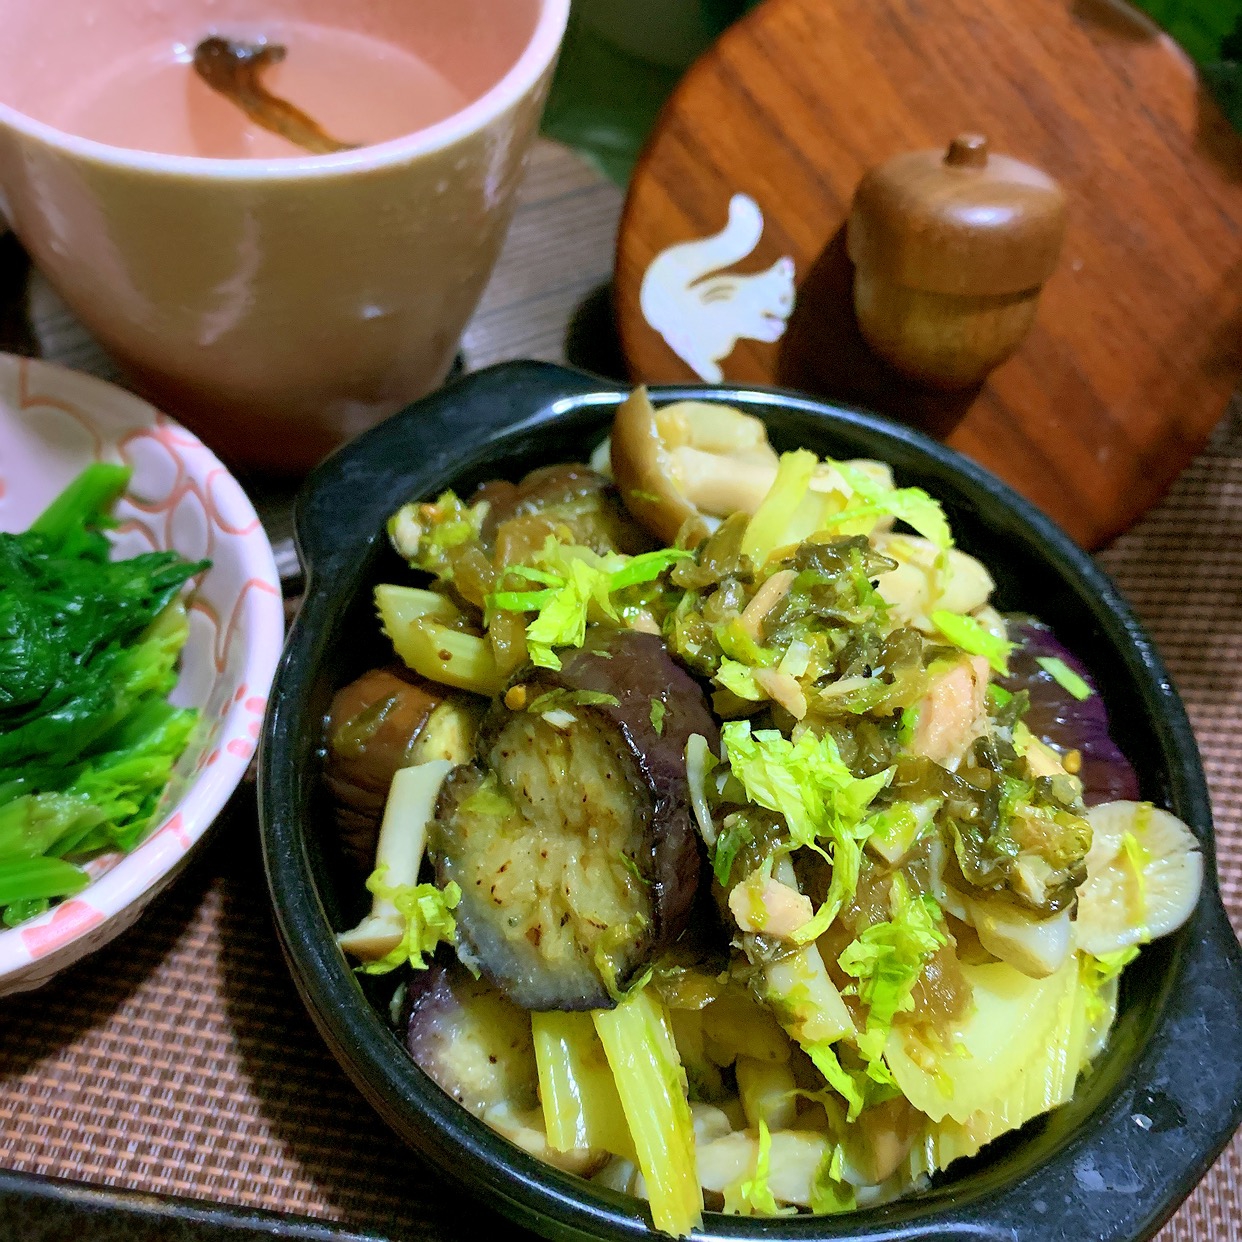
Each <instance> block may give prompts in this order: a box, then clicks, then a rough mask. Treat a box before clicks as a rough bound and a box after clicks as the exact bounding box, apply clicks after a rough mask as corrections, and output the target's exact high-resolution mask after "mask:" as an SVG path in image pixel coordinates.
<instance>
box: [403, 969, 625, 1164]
mask: <svg viewBox="0 0 1242 1242" xmlns="http://www.w3.org/2000/svg"><path fill="white" fill-rule="evenodd" d="M401 1026H402V1028H403V1031H404V1036H405V1045H406V1047H407V1048H408V1049H409V1051H410V1056H411V1057H413V1058H414V1062H415V1064H417V1065H418V1066H420V1067H421V1068H422V1069H423V1070H424V1071H425V1072H426V1074H427V1075H428V1076H429V1077H430V1078H431V1079H432V1080H433V1081H434V1082H435V1083H436V1084H437V1085H438V1086H439V1087H440V1088H441V1089H442V1090H444V1091H446V1092H447V1093H448V1094H449V1095H451V1096H452V1097H453V1099H455V1100H456V1101H457V1102H458V1103H459V1104H461V1105H462V1106H463V1107H464V1108H466V1109H468V1110H469V1111H470V1112H472V1113H473V1114H474V1115H475V1116H476V1117H479V1118H482V1120H484V1121H485V1122H487V1124H488V1125H489V1126H491V1127H492V1128H493V1129H494V1130H499V1131H500V1133H501V1134H503V1135H504V1136H505V1137H506V1138H507V1139H509V1140H510V1141H511V1142H514V1143H516V1144H517V1145H518V1146H519V1147H521V1148H523V1149H524V1150H526V1151H528V1152H530V1154H531V1155H532V1156H536V1157H538V1158H539V1159H540V1160H544V1161H546V1162H547V1163H548V1164H554V1165H556V1166H557V1168H560V1169H565V1170H566V1171H567V1172H570V1173H577V1174H578V1175H579V1176H581V1177H590V1176H591V1174H592V1173H596V1172H598V1171H599V1169H600V1168H601V1167H602V1166H603V1165H605V1164H607V1162H608V1153H607V1152H606V1151H602V1150H599V1149H597V1148H591V1147H575V1148H570V1149H569V1150H568V1151H558V1150H556V1149H555V1148H554V1147H552V1146H551V1145H550V1144H549V1143H548V1139H547V1135H546V1133H545V1131H544V1120H543V1110H542V1109H541V1108H540V1106H539V1071H538V1068H537V1066H536V1063H535V1048H534V1044H533V1043H532V1041H531V1026H530V1014H528V1013H525V1012H524V1011H523V1010H521V1009H519V1008H518V1007H517V1006H516V1005H514V1004H512V1003H510V1002H509V1001H507V1000H506V999H505V998H504V997H503V996H502V995H501V994H500V993H499V992H498V991H497V990H496V989H495V988H494V987H493V986H492V985H491V984H490V983H489V982H488V981H487V980H486V979H475V978H473V977H472V976H471V975H470V973H469V972H468V971H467V970H466V969H465V968H464V967H463V966H461V965H460V964H459V963H458V962H456V961H453V960H452V959H451V958H448V957H446V956H445V955H441V956H440V958H439V959H438V960H436V961H435V962H433V963H432V964H431V966H430V968H429V969H427V970H422V971H415V972H414V974H413V976H412V977H411V978H410V980H409V985H408V989H407V991H406V995H405V1001H404V1004H403V1006H402V1017H401Z"/></svg>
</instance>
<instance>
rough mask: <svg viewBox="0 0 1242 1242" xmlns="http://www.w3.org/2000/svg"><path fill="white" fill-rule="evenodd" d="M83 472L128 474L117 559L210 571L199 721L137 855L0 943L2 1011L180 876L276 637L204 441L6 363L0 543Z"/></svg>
mask: <svg viewBox="0 0 1242 1242" xmlns="http://www.w3.org/2000/svg"><path fill="white" fill-rule="evenodd" d="M92 461H111V462H123V463H124V464H126V465H129V466H132V467H133V478H132V479H131V481H130V485H129V489H128V491H127V492H126V494H125V496H124V497H123V498H122V499H121V500H120V502H119V503H118V505H117V508H116V516H117V517H118V518H119V520H120V525H119V527H118V528H117V530H116V532H115V536H114V543H115V546H116V551H117V555H118V556H134V555H137V554H138V553H140V552H148V551H151V550H152V549H160V550H163V549H170V548H171V549H173V550H174V551H176V552H179V553H180V554H181V555H182V556H183V557H185V558H186V559H187V560H198V559H200V558H203V557H207V558H210V560H211V568H210V569H208V570H207V571H206V572H204V573H203V574H201V575H200V576H199V577H198V578H196V579H195V580H194V582H193V583H192V584H190V593H189V595H188V596H187V600H186V603H187V608H188V612H189V624H190V635H189V639H188V641H187V642H186V646H185V650H184V652H183V654H182V659H181V675H180V679H179V681H178V683H177V688H176V690H175V691H174V692H173V696H172V697H173V701H174V702H176V703H177V704H179V705H181V706H189V707H196V708H198V709H199V711H200V713H201V719H200V721H199V724H198V727H197V728H196V729H195V731H194V734H193V735H192V737H191V740H190V744H189V746H188V748H187V749H186V752H185V753H184V754H183V755H182V756H181V760H180V762H179V763H178V764H177V766H176V769H175V771H174V774H173V779H172V781H171V782H170V784H169V787H168V790H167V791H166V792H165V795H164V799H163V802H162V805H161V809H160V811H159V813H158V815H157V821H156V827H155V828H154V830H153V831H152V832H151V833H149V834H148V836H147V838H146V839H145V840H144V841H143V843H142V844H141V845H139V846H138V847H137V848H136V849H134V850H133V851H132V852H130V853H129V854H127V855H121V854H109V855H105V856H103V857H100V858H97V859H95V860H94V861H92V862H91V863H90V864H88V868H87V869H88V870H89V871H90V873H91V877H92V879H91V883H90V884H89V885H88V887H87V888H85V889H84V890H83V891H82V892H81V893H79V894H78V895H77V896H76V897H72V898H70V899H69V900H67V901H63V902H61V903H60V904H59V905H56V906H53V907H52V909H51V910H49V911H48V912H47V913H46V914H45V915H43V916H41V917H40V918H37V919H32V920H31V921H30V922H28V923H24V924H22V925H21V926H19V927H15V928H8V929H4V930H0V996H3V995H7V994H9V993H12V992H22V991H27V990H29V989H30V988H35V987H38V986H39V985H40V984H43V983H45V982H47V980H48V979H50V978H51V977H52V975H54V974H55V973H56V972H57V971H60V970H63V969H64V968H65V967H66V966H69V965H70V964H71V963H73V962H76V961H78V960H79V959H80V958H82V957H85V956H86V954H88V953H92V952H94V951H95V950H96V949H98V948H100V947H101V946H102V945H104V944H106V943H107V942H108V941H109V940H111V939H112V938H113V937H114V936H117V935H119V934H120V933H121V932H123V931H125V930H126V929H127V928H128V927H130V926H131V925H132V924H133V922H134V921H135V920H136V919H137V918H138V916H139V914H141V913H142V910H143V908H144V907H145V906H146V905H147V903H148V902H149V901H150V900H151V899H152V898H153V897H154V896H155V895H156V894H157V893H158V892H159V891H160V890H161V889H162V888H164V887H165V885H167V884H168V883H169V881H170V880H172V878H173V877H174V876H175V875H176V874H177V872H178V871H179V870H180V869H181V867H182V866H183V865H184V863H185V861H186V859H187V858H188V856H189V855H190V853H191V852H192V851H193V849H194V847H195V845H196V844H197V843H198V842H199V841H200V840H201V839H202V837H203V835H204V833H205V832H206V831H207V829H208V828H209V827H210V826H211V823H212V821H213V820H214V819H215V818H216V816H217V815H218V814H219V813H220V811H221V809H222V808H223V806H224V804H225V802H226V801H227V800H228V798H229V796H230V795H231V794H232V793H233V791H234V790H235V789H236V788H237V785H238V782H239V781H240V780H241V779H242V777H243V775H244V774H245V772H246V768H247V767H248V766H249V764H250V760H251V757H252V756H253V754H254V751H255V747H256V746H257V745H258V737H259V733H260V730H261V728H262V723H263V713H264V710H265V708H266V706H267V695H268V690H269V689H270V687H271V683H272V677H273V675H274V674H275V672H276V663H277V660H278V659H279V657H280V648H281V643H282V640H283V636H284V618H283V610H282V606H281V596H280V579H279V577H278V575H277V572H276V565H275V562H274V560H273V559H272V548H271V544H270V543H269V542H268V539H267V535H266V534H265V533H264V531H263V527H262V525H261V524H260V522H259V519H258V517H257V516H256V514H255V511H254V507H253V506H252V505H251V503H250V501H249V500H248V499H247V497H246V494H245V493H244V492H243V491H242V489H241V487H240V485H239V484H238V483H237V481H236V479H234V478H233V476H232V475H231V474H229V472H228V471H227V470H226V469H225V468H224V467H223V466H222V465H221V464H220V462H219V461H218V460H217V459H216V457H215V456H214V455H213V454H212V453H211V452H210V451H209V450H208V449H207V448H205V447H204V446H203V444H202V443H201V442H200V441H199V440H198V439H196V438H195V437H194V436H193V435H191V434H190V433H189V432H188V431H186V430H185V428H183V427H181V426H179V425H178V424H177V423H175V422H173V421H172V420H171V419H169V418H167V417H165V416H164V415H163V414H161V413H160V412H159V411H158V410H156V409H154V408H153V407H152V406H150V405H148V404H147V403H146V402H145V401H140V400H139V399H138V398H137V397H135V396H133V395H132V394H131V393H128V392H125V391H124V390H123V389H121V388H117V387H116V386H115V385H113V384H108V383H105V382H104V381H103V380H99V379H95V378H94V377H92V376H89V375H83V374H81V373H79V372H76V371H69V370H65V369H64V368H62V367H57V366H52V365H51V364H49V363H45V362H38V361H34V360H31V359H28V358H15V357H12V356H10V355H5V354H0V530H3V531H17V530H24V529H25V528H26V527H28V526H29V525H30V523H31V521H32V520H33V519H34V518H35V517H37V516H38V514H39V513H40V512H41V511H42V510H43V508H44V507H45V506H46V505H47V504H48V502H49V501H51V500H52V499H53V498H54V497H55V496H56V495H57V494H58V493H59V492H60V491H61V490H62V489H63V488H64V487H65V485H66V484H68V483H69V482H70V481H71V480H72V479H73V478H74V477H75V476H76V475H77V474H78V473H79V472H80V471H81V470H82V469H83V467H85V466H86V465H88V464H89V463H90V462H92Z"/></svg>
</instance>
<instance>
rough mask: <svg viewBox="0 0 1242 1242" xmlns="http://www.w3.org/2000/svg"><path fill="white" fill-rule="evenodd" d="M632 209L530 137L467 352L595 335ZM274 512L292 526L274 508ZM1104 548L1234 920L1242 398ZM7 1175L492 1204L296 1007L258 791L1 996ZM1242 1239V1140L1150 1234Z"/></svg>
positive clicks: (518, 351)
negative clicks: (269, 880) (1192, 783)
mask: <svg viewBox="0 0 1242 1242" xmlns="http://www.w3.org/2000/svg"><path fill="white" fill-rule="evenodd" d="M619 205H620V202H619V195H618V193H617V191H615V190H614V189H613V188H612V187H611V186H609V185H608V184H607V183H606V182H604V181H602V180H601V179H600V178H598V177H596V175H595V174H594V173H592V172H591V171H590V170H589V169H587V168H586V167H585V166H584V165H582V164H581V163H580V162H578V161H577V160H576V159H574V158H573V157H571V156H568V155H567V154H565V153H564V152H562V151H560V150H558V149H556V148H553V147H551V146H550V145H545V146H544V147H541V148H540V150H539V151H538V152H537V154H536V158H535V160H534V163H533V166H532V171H531V176H530V179H529V182H528V186H527V192H526V197H525V199H524V202H523V205H522V207H521V209H520V211H519V213H518V216H517V219H516V221H515V227H514V231H513V234H512V236H511V238H510V241H509V245H508V248H507V249H506V252H505V256H504V258H503V260H502V263H501V266H500V268H499V269H498V271H497V273H496V277H495V279H494V280H493V282H492V285H491V287H490V289H489V291H488V294H487V296H486V298H485V300H484V303H483V306H482V307H481V308H480V311H479V314H478V316H477V317H476V319H475V321H474V323H473V324H472V326H471V328H470V329H469V332H468V333H467V336H466V338H465V341H464V350H465V354H466V360H467V363H468V364H469V365H482V364H484V363H486V362H491V361H495V360H497V359H499V358H503V357H516V356H522V355H525V356H536V357H546V358H553V359H555V358H558V357H563V351H564V348H565V346H564V342H565V339H566V325H567V323H570V321H571V319H573V317H574V316H575V315H577V320H576V324H577V327H576V328H575V327H574V325H573V324H571V329H573V330H571V333H570V339H571V341H572V340H573V339H574V332H575V331H577V332H578V334H579V335H581V334H582V333H583V332H587V333H588V335H589V322H590V314H591V302H590V300H589V298H588V295H589V294H590V293H591V291H592V290H593V289H595V288H596V286H597V285H598V284H599V283H600V282H602V281H603V280H605V279H606V278H607V275H608V271H609V268H610V265H611V238H612V233H613V230H614V229H615V224H616V217H617V212H618V208H619ZM37 300H38V305H37V307H36V309H37V310H38V314H37V315H36V321H37V323H36V326H37V327H38V328H39V331H40V336H41V339H42V341H43V346H44V352H45V353H47V354H49V355H50V356H53V357H59V358H61V359H64V360H67V361H70V362H71V364H73V365H79V366H85V367H88V368H89V369H98V370H103V369H104V368H105V367H106V363H105V362H104V361H103V360H102V359H100V358H99V357H98V356H97V355H96V354H94V353H92V350H91V346H90V345H89V342H86V341H84V340H83V339H82V338H81V336H80V332H78V331H77V330H76V328H75V327H74V325H73V324H72V322H71V321H69V320H68V319H67V318H66V317H65V316H64V314H63V312H62V311H61V310H60V309H59V308H58V307H57V306H56V305H55V303H54V300H51V299H50V297H49V295H48V294H47V293H46V291H45V290H44V291H40V292H38V294H37ZM584 301H585V302H587V309H586V311H580V308H581V307H582V306H583V303H584ZM584 324H585V325H586V326H584ZM268 512H269V517H270V525H271V526H272V528H273V533H274V535H277V536H279V535H281V534H283V533H284V530H283V527H282V520H283V519H282V512H281V507H280V505H279V504H278V503H277V502H276V501H275V500H273V501H272V502H271V504H270V506H269V510H268ZM1101 559H1102V560H1103V562H1104V564H1105V565H1106V566H1107V568H1108V569H1109V570H1110V571H1111V572H1112V573H1113V574H1114V575H1115V576H1116V577H1117V579H1118V580H1119V582H1120V583H1121V586H1122V588H1123V589H1124V590H1125V592H1126V593H1127V594H1128V595H1129V597H1130V599H1131V600H1132V601H1133V602H1134V603H1135V605H1136V606H1137V608H1138V610H1139V612H1140V613H1141V614H1142V616H1143V617H1144V619H1145V620H1146V622H1147V624H1148V625H1149V626H1150V627H1151V629H1152V631H1153V633H1154V636H1155V638H1156V639H1157V641H1158V643H1159V644H1160V646H1161V648H1162V649H1163V651H1164V654H1165V656H1166V658H1167V659H1168V662H1169V664H1170V666H1171V668H1172V671H1173V675H1174V677H1175V679H1176V680H1177V682H1178V684H1179V686H1180V687H1181V689H1182V692H1183V694H1184V696H1185V698H1186V701H1187V705H1188V707H1189V709H1190V713H1191V717H1192V719H1193V721H1194V724H1195V728H1196V731H1197V734H1198V737H1199V742H1200V745H1201V747H1202V749H1203V755H1204V759H1205V762H1206V764H1207V769H1208V775H1209V778H1210V781H1211V785H1212V794H1213V798H1214V802H1215V808H1216V817H1217V839H1218V846H1219V852H1220V869H1221V879H1222V882H1223V887H1224V891H1225V896H1226V901H1227V902H1228V903H1229V907H1230V913H1231V915H1232V917H1233V920H1234V926H1235V928H1238V929H1242V734H1240V732H1239V728H1240V726H1242V683H1240V680H1239V657H1242V410H1235V411H1234V412H1233V414H1232V415H1231V417H1230V418H1229V419H1228V420H1227V421H1226V423H1225V424H1224V425H1223V426H1222V427H1221V429H1220V431H1219V432H1218V434H1217V435H1216V437H1215V438H1214V440H1213V442H1212V444H1211V445H1210V447H1209V448H1208V450H1207V451H1206V452H1205V453H1204V455H1203V456H1202V457H1201V458H1200V459H1199V460H1198V461H1197V462H1196V463H1195V464H1194V465H1193V466H1192V467H1191V469H1190V470H1189V471H1188V472H1187V474H1186V475H1185V476H1184V477H1183V478H1182V480H1181V481H1180V483H1179V484H1178V486H1177V487H1176V489H1175V490H1174V492H1173V494H1172V495H1171V496H1170V497H1169V498H1168V499H1167V500H1166V502H1165V503H1164V504H1163V505H1161V506H1160V507H1159V508H1158V509H1157V510H1155V511H1153V512H1152V513H1151V514H1149V515H1148V517H1147V518H1146V519H1145V520H1144V521H1143V523H1142V524H1141V526H1139V527H1138V528H1136V529H1135V530H1133V531H1132V532H1130V533H1129V534H1128V535H1127V536H1125V537H1124V538H1123V539H1122V540H1121V541H1120V542H1119V543H1118V544H1117V545H1116V546H1115V547H1114V548H1112V549H1110V550H1109V551H1108V552H1107V553H1105V554H1104V555H1103V557H1102V558H1101ZM0 1168H3V1169H9V1170H14V1171H20V1172H27V1173H40V1174H48V1175H53V1176H57V1177H64V1178H71V1179H73V1180H75V1181H80V1182H87V1183H92V1184H95V1185H102V1186H111V1187H125V1188H130V1189H134V1190H138V1191H143V1192H147V1193H156V1194H176V1195H182V1196H189V1197H191V1198H195V1199H200V1200H208V1201H212V1202H216V1203H223V1204H230V1205H236V1206H238V1207H242V1208H266V1209H273V1210H276V1211H280V1212H286V1213H295V1214H299V1215H303V1216H307V1217H311V1218H315V1219H319V1220H324V1221H336V1222H341V1224H342V1226H343V1227H344V1228H346V1229H349V1230H351V1231H359V1232H374V1233H378V1234H380V1235H382V1236H385V1237H389V1238H393V1239H407V1238H419V1239H429V1240H435V1239H460V1238H465V1237H468V1236H477V1234H478V1232H479V1231H480V1230H481V1228H484V1227H487V1225H488V1222H487V1219H486V1207H485V1205H477V1206H476V1207H472V1208H471V1209H470V1210H469V1211H468V1212H467V1211H466V1210H465V1209H464V1208H463V1205H462V1204H461V1202H460V1198H459V1196H458V1195H457V1194H456V1192H455V1191H454V1190H453V1189H452V1187H450V1186H448V1185H446V1184H444V1183H443V1182H442V1181H441V1180H440V1179H439V1177H438V1175H437V1174H435V1173H434V1172H432V1171H431V1170H430V1169H428V1168H427V1167H426V1166H424V1165H423V1164H421V1163H420V1161H419V1160H418V1159H417V1158H416V1157H415V1156H414V1155H412V1154H411V1153H410V1152H409V1151H407V1150H406V1149H405V1148H403V1147H402V1146H401V1145H400V1144H399V1143H398V1141H397V1140H396V1139H395V1138H393V1137H392V1136H391V1135H390V1134H389V1132H388V1131H387V1130H386V1129H385V1128H384V1126H383V1124H382V1123H381V1122H380V1121H379V1120H378V1119H377V1118H376V1117H375V1116H374V1115H373V1114H372V1112H371V1110H370V1108H369V1107H368V1106H367V1105H366V1103H365V1102H364V1101H363V1100H362V1098H361V1096H359V1095H358V1094H357V1092H356V1091H355V1090H354V1088H353V1087H352V1085H351V1084H350V1083H349V1081H348V1080H347V1079H346V1078H345V1076H344V1074H343V1073H342V1072H341V1070H340V1069H339V1068H338V1067H337V1065H336V1062H335V1061H334V1060H333V1059H332V1058H331V1056H330V1055H329V1054H328V1052H327V1051H326V1049H325V1047H324V1045H323V1043H322V1041H321V1040H320V1039H319V1036H318V1035H317V1033H316V1032H315V1030H314V1029H313V1027H312V1026H311V1024H310V1021H309V1019H308V1018H307V1017H306V1015H305V1013H304V1011H303V1009H302V1006H301V1003H300V1002H299V1000H298V998H297V996H296V994H295V992H294V990H293V987H292V985H291V983H290V981H289V977H288V974H287V972H286V970H285V967H284V964H283V962H282V960H281V957H280V952H279V950H278V948H277V945H276V940H275V936H274V933H273V930H272V925H271V919H270V915H269V912H268V898H267V892H266V889H265V887H264V882H263V874H262V867H261V865H260V861H259V853H258V848H257V841H256V832H255V824H254V811H253V793H252V791H250V790H243V791H242V792H241V793H240V794H239V796H238V797H237V798H236V799H235V800H234V804H233V806H232V808H231V809H230V813H229V814H228V815H227V816H226V817H225V819H224V820H223V822H222V823H221V824H220V826H219V829H218V831H217V833H216V836H215V839H214V842H213V843H212V844H211V845H210V846H209V847H208V848H207V849H206V850H205V852H204V853H203V854H202V855H201V856H200V857H199V859H198V860H197V862H196V863H195V864H194V866H193V867H192V868H191V870H190V871H189V872H188V873H187V874H186V875H185V876H184V877H183V878H182V879H181V881H180V882H179V883H178V884H176V885H175V886H174V888H173V889H172V891H171V892H169V893H167V894H166V895H165V896H164V897H163V898H162V899H160V900H159V901H158V902H157V903H156V904H155V905H154V906H153V907H152V909H151V910H150V911H149V913H148V914H147V915H146V916H145V917H144V918H143V919H142V921H141V922H140V923H139V925H138V926H137V927H136V928H135V929H134V930H133V931H132V932H130V933H129V934H128V935H126V936H124V937H123V938H122V939H121V940H120V941H118V942H117V943H116V944H114V945H113V946H111V947H110V948H108V949H106V950H104V951H103V952H102V953H100V954H98V955H96V956H95V957H94V958H92V959H90V960H89V961H88V962H86V963H84V964H82V965H80V966H79V967H77V968H75V969H74V970H72V971H70V972H68V973H66V974H65V975H62V976H60V977H59V978H58V979H57V981H56V982H55V983H54V984H53V985H52V986H51V987H48V988H45V989H44V990H43V991H42V992H39V993H35V994H33V995H30V996H20V997H16V998H13V999H11V1000H7V1001H5V1003H4V1008H3V1011H2V1012H0ZM495 1227H497V1228H499V1229H500V1230H501V1233H500V1236H513V1235H514V1234H515V1232H516V1231H515V1230H513V1229H512V1228H511V1227H509V1226H507V1225H496V1226H495ZM45 1236H49V1235H45ZM56 1236H58V1237H59V1236H61V1235H59V1234H58V1235H56ZM82 1236H89V1235H88V1234H83V1235H82ZM1237 1239H1242V1139H1239V1138H1235V1140H1234V1142H1233V1145H1232V1146H1231V1147H1230V1149H1229V1150H1228V1151H1227V1152H1226V1154H1225V1155H1224V1156H1223V1157H1222V1158H1221V1160H1220V1161H1219V1162H1218V1164H1217V1165H1216V1167H1215V1168H1214V1169H1213V1170H1212V1171H1211V1172H1210V1173H1209V1174H1208V1176H1207V1177H1206V1178H1205V1179H1204V1181H1203V1182H1202V1183H1201V1184H1200V1186H1199V1187H1198V1188H1197V1189H1196V1190H1195V1192H1194V1194H1193V1195H1192V1196H1191V1198H1190V1199H1189V1201H1188V1202H1187V1203H1186V1204H1185V1205H1184V1206H1183V1207H1182V1209H1181V1210H1180V1211H1179V1213H1178V1214H1177V1216H1176V1217H1175V1218H1174V1219H1173V1221H1171V1222H1170V1224H1169V1225H1168V1226H1167V1228H1166V1229H1165V1231H1164V1232H1163V1234H1162V1235H1161V1240H1162V1242H1227V1240H1228V1242H1234V1240H1237ZM0 1242H10V1240H9V1239H8V1238H4V1239H0ZM12 1242H24V1239H23V1238H21V1237H20V1236H19V1235H13V1239H12Z"/></svg>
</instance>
